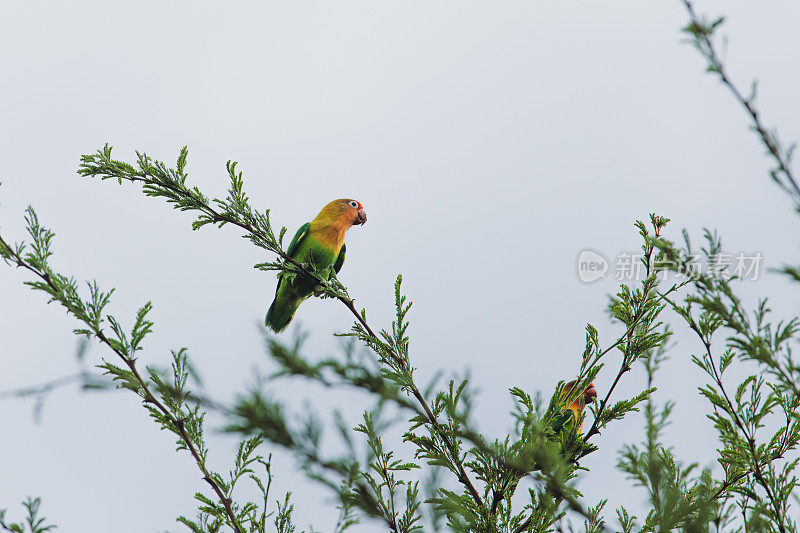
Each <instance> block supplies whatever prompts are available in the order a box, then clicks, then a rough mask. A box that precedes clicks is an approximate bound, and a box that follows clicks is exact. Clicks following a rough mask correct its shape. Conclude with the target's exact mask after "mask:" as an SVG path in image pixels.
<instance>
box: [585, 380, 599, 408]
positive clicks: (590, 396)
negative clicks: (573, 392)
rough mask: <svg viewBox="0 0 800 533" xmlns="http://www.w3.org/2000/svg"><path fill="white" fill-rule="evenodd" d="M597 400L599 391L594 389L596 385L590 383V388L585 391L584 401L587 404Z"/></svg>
mask: <svg viewBox="0 0 800 533" xmlns="http://www.w3.org/2000/svg"><path fill="white" fill-rule="evenodd" d="M595 398H597V391H596V390H595V389H594V385H593V384H592V383H589V386H588V387H586V390H585V391H583V400H584V401H585V402H586V403H592V402H593V401H594V399H595Z"/></svg>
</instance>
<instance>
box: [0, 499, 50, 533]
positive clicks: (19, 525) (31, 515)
mask: <svg viewBox="0 0 800 533" xmlns="http://www.w3.org/2000/svg"><path fill="white" fill-rule="evenodd" d="M41 504H42V500H41V499H40V498H27V499H26V500H25V501H24V502H22V505H23V507H25V512H26V516H25V521H24V522H6V512H7V511H6V509H0V529H2V530H3V531H12V532H13V533H45V531H50V530H51V529H55V528H56V526H54V525H52V524H50V525H48V524H47V523H46V520H47V519H46V518H45V517H43V516H39V507H40V506H41Z"/></svg>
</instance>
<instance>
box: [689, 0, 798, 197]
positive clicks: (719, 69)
mask: <svg viewBox="0 0 800 533" xmlns="http://www.w3.org/2000/svg"><path fill="white" fill-rule="evenodd" d="M681 3H682V4H683V5H684V7H685V8H686V11H687V12H688V13H689V17H690V19H691V21H692V25H693V26H694V28H695V30H696V31H691V33H692V35H694V37H695V39H697V40H698V42H699V44H702V45H703V46H702V47H700V46H698V49H699V50H700V52H701V53H702V54H703V55H704V56H705V58H706V59H707V60H708V62H709V67H710V70H712V71H713V72H716V73H717V74H718V75H719V78H720V81H721V82H722V84H723V85H725V87H727V88H728V90H729V91H730V92H731V94H733V97H734V98H735V99H736V101H737V102H738V103H739V104H740V105H741V106H742V107H743V108H744V109H745V111H747V114H748V115H749V117H750V120H751V122H752V123H753V125H752V128H753V131H755V132H756V133H757V134H758V136H759V137H760V138H761V142H762V143H763V144H764V146H765V147H766V149H767V153H769V155H770V156H771V157H772V159H774V160H775V163H776V164H777V168H776V169H775V170H774V171H773V174H772V177H773V179H774V180H775V181H776V182H777V183H778V184H779V185H780V186H781V187H782V188H783V189H784V190H785V191H786V192H787V193H789V194H790V195H792V196H794V197H795V201H796V202H800V186H798V184H797V179H796V178H795V176H794V174H793V173H792V169H791V166H790V161H789V157H790V152H791V150H790V152H789V153H787V154H785V155H784V154H783V153H782V152H781V147H780V145H779V143H778V140H777V138H775V136H774V135H772V134H771V133H770V132H769V131H767V129H766V127H765V126H764V124H763V123H762V122H761V118H760V117H759V112H758V109H756V107H755V105H754V104H753V101H754V96H755V95H753V96H751V97H750V98H745V97H744V96H743V95H742V92H741V91H740V90H739V88H738V87H736V85H735V84H734V83H733V81H731V79H730V77H729V76H728V72H727V71H726V70H725V64H724V63H723V62H722V60H721V59H720V57H719V54H718V53H717V50H716V48H715V47H714V43H713V42H712V41H711V37H710V35H711V32H710V31H708V30H709V27H708V24H707V23H705V22H704V21H703V20H702V19H701V18H700V17H699V16H698V15H697V13H696V12H695V10H694V6H693V5H692V2H691V1H690V0H681ZM711 29H713V28H711ZM778 174H783V177H784V178H785V180H786V182H787V183H788V186H787V184H784V183H782V182H781V181H780V180H779V179H778Z"/></svg>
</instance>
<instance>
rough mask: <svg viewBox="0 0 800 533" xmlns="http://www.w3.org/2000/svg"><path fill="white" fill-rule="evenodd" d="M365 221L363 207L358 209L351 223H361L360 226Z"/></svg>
mask: <svg viewBox="0 0 800 533" xmlns="http://www.w3.org/2000/svg"><path fill="white" fill-rule="evenodd" d="M366 223H367V213H366V212H364V210H363V209H359V210H358V215H357V216H356V221H355V222H353V224H361V225H362V226H363V225H364V224H366Z"/></svg>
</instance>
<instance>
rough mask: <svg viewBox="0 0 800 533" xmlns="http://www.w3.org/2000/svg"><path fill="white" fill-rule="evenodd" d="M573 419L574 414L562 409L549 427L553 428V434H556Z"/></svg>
mask: <svg viewBox="0 0 800 533" xmlns="http://www.w3.org/2000/svg"><path fill="white" fill-rule="evenodd" d="M574 418H575V414H574V413H573V412H572V411H571V410H569V409H564V410H563V411H562V412H561V414H559V415H558V416H557V417H555V418H554V419H553V421H552V422H551V423H550V427H551V428H553V431H554V432H556V433H558V432H559V430H560V429H561V428H563V427H564V426H565V425H567V422H569V421H570V420H571V419H574Z"/></svg>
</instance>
